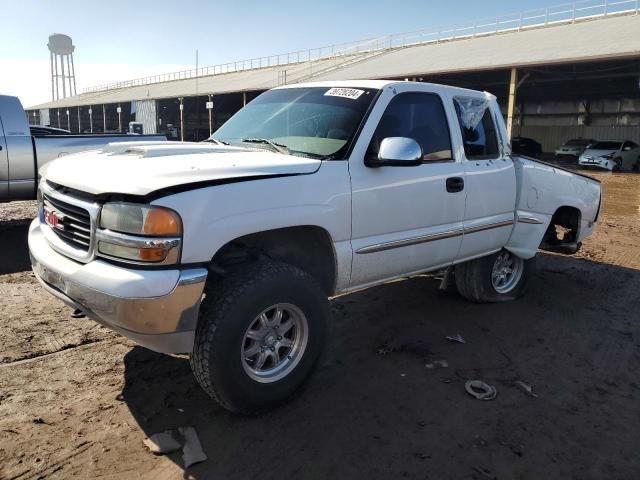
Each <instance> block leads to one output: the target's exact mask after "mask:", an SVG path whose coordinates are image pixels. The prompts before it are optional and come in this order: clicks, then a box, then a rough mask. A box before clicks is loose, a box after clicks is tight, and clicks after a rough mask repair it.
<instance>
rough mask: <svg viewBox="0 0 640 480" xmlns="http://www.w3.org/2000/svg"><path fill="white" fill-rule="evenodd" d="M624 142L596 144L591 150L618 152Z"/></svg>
mask: <svg viewBox="0 0 640 480" xmlns="http://www.w3.org/2000/svg"><path fill="white" fill-rule="evenodd" d="M621 145H622V142H596V143H594V144H593V145H591V150H618V149H619V148H620V146H621Z"/></svg>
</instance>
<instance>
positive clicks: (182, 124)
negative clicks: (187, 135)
mask: <svg viewBox="0 0 640 480" xmlns="http://www.w3.org/2000/svg"><path fill="white" fill-rule="evenodd" d="M178 100H180V141H181V142H184V115H183V114H182V112H183V111H184V104H183V103H182V100H183V97H180V98H179V99H178Z"/></svg>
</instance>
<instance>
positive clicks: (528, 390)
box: [516, 380, 538, 397]
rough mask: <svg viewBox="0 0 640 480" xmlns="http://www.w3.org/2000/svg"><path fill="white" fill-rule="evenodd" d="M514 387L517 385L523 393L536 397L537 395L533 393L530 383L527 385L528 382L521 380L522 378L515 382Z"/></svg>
mask: <svg viewBox="0 0 640 480" xmlns="http://www.w3.org/2000/svg"><path fill="white" fill-rule="evenodd" d="M516 387H518V388H519V389H520V390H522V391H523V392H524V393H526V394H527V395H529V396H531V397H537V396H538V395H536V394H535V393H533V387H532V386H531V385H529V384H528V383H525V382H523V381H522V380H518V381H517V382H516Z"/></svg>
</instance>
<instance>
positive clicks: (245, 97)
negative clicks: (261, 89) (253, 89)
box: [242, 92, 247, 107]
mask: <svg viewBox="0 0 640 480" xmlns="http://www.w3.org/2000/svg"><path fill="white" fill-rule="evenodd" d="M246 105H247V92H242V106H243V107H244V106H246Z"/></svg>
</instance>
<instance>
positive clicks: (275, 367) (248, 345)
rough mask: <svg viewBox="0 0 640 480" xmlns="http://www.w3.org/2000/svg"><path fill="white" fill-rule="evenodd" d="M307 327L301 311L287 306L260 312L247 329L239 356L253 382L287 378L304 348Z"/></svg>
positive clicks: (276, 306)
mask: <svg viewBox="0 0 640 480" xmlns="http://www.w3.org/2000/svg"><path fill="white" fill-rule="evenodd" d="M308 339H309V324H308V322H307V317H306V316H305V314H304V313H302V310H300V309H299V308H298V307H296V306H295V305H292V304H290V303H278V304H276V305H272V306H270V307H269V308H266V309H264V310H263V311H262V312H260V314H259V315H258V316H257V317H256V318H254V320H253V321H252V322H251V324H250V325H249V328H247V331H246V332H245V334H244V338H243V340H242V345H241V348H240V355H241V360H242V366H243V368H244V371H245V372H246V373H247V375H249V377H251V378H252V379H253V380H255V381H257V382H261V383H271V382H276V381H278V380H281V379H282V378H284V377H286V376H287V375H289V374H290V373H291V372H292V371H293V369H294V368H296V366H297V365H298V363H300V360H301V359H302V356H303V355H304V352H305V350H306V348H307V341H308Z"/></svg>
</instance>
